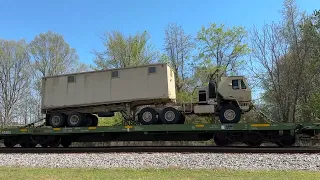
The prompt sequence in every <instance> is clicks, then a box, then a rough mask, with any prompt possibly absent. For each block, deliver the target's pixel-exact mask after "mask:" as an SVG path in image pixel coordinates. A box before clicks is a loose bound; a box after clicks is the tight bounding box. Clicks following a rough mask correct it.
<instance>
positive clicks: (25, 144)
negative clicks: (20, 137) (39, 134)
mask: <svg viewBox="0 0 320 180" xmlns="http://www.w3.org/2000/svg"><path fill="white" fill-rule="evenodd" d="M36 145H37V144H35V143H29V142H22V143H20V146H21V147H23V148H34V147H36Z"/></svg>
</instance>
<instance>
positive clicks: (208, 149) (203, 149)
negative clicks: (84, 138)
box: [0, 146, 320, 154]
mask: <svg viewBox="0 0 320 180" xmlns="http://www.w3.org/2000/svg"><path fill="white" fill-rule="evenodd" d="M120 152H138V153H142V152H149V153H152V152H163V153H165V152H175V153H278V154H283V153H320V147H312V148H310V147H290V148H279V147H257V148H253V147H243V146H232V147H212V146H147V147H144V146H113V147H72V148H41V147H36V148H0V153H120Z"/></svg>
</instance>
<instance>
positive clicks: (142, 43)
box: [93, 31, 157, 69]
mask: <svg viewBox="0 0 320 180" xmlns="http://www.w3.org/2000/svg"><path fill="white" fill-rule="evenodd" d="M149 39H150V37H149V34H148V33H147V32H146V31H145V32H144V33H142V34H139V33H137V34H136V35H134V36H132V35H129V37H125V36H124V35H123V34H122V33H121V32H118V31H111V32H106V33H105V34H104V37H103V38H102V43H103V45H104V47H105V48H106V50H104V51H103V52H97V51H94V52H93V53H94V55H95V60H94V63H95V65H96V66H95V67H93V68H94V69H101V68H102V69H109V68H121V67H130V66H139V65H144V64H149V63H150V62H152V61H155V60H156V58H157V53H156V52H155V51H153V50H152V47H151V46H150V45H149V44H148V40H149Z"/></svg>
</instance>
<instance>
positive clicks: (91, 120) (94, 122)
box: [85, 114, 98, 126]
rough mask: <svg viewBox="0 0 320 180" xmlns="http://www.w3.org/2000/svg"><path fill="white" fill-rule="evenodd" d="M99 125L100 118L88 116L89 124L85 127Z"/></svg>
mask: <svg viewBox="0 0 320 180" xmlns="http://www.w3.org/2000/svg"><path fill="white" fill-rule="evenodd" d="M97 125H98V118H97V116H95V115H93V114H89V115H88V116H87V122H86V125H85V126H97Z"/></svg>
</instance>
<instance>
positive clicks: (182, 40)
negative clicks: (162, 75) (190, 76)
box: [164, 23, 194, 93]
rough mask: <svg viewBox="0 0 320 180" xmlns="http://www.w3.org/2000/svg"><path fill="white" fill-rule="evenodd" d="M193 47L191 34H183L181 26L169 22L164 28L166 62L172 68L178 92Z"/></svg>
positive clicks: (185, 73)
mask: <svg viewBox="0 0 320 180" xmlns="http://www.w3.org/2000/svg"><path fill="white" fill-rule="evenodd" d="M193 48H194V43H193V42H192V38H191V35H189V34H185V32H184V30H183V29H182V27H181V26H178V25H177V24H172V23H171V24H169V25H168V26H167V27H166V29H165V44H164V49H165V52H166V54H167V57H168V59H167V60H168V63H169V64H170V65H171V66H172V68H173V69H174V74H175V80H176V83H175V84H176V90H177V93H180V92H181V90H182V88H183V87H184V86H185V83H186V78H187V72H188V69H187V67H186V65H187V64H188V63H190V62H189V60H190V59H189V58H190V55H191V51H192V50H193Z"/></svg>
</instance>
